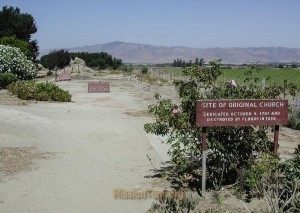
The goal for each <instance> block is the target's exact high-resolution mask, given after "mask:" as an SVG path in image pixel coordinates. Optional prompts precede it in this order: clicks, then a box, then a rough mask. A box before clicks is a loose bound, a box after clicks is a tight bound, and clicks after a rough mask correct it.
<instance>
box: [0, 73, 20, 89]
mask: <svg viewBox="0 0 300 213" xmlns="http://www.w3.org/2000/svg"><path fill="white" fill-rule="evenodd" d="M17 80H18V79H17V77H16V76H15V75H14V74H12V73H0V89H6V88H7V86H8V85H9V84H11V83H13V82H16V81H17Z"/></svg>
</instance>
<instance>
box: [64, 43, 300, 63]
mask: <svg viewBox="0 0 300 213" xmlns="http://www.w3.org/2000/svg"><path fill="white" fill-rule="evenodd" d="M68 50H69V52H89V53H94V52H107V53H109V54H111V55H112V56H113V57H116V58H120V59H122V61H123V62H125V63H138V64H140V63H144V64H149V63H151V64H156V63H157V64H158V63H172V62H173V61H174V59H177V58H179V59H183V60H186V61H189V60H193V61H194V59H195V58H199V59H200V58H203V59H204V60H205V61H206V62H207V61H211V60H215V59H222V62H223V63H231V64H242V63H272V62H282V63H283V62H285V63H292V62H294V63H300V49H297V48H286V47H249V48H236V47H233V48H218V47H215V48H191V47H182V46H173V47H167V46H154V45H146V44H135V43H127V42H121V41H115V42H110V43H106V44H98V45H93V46H83V47H76V48H70V49H68Z"/></svg>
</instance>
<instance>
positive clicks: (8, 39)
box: [0, 35, 34, 60]
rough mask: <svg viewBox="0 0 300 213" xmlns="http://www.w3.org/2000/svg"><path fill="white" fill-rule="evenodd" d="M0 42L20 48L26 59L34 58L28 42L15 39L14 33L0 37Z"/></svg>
mask: <svg viewBox="0 0 300 213" xmlns="http://www.w3.org/2000/svg"><path fill="white" fill-rule="evenodd" d="M0 44H2V45H7V46H10V47H17V48H20V50H21V51H22V52H23V53H24V54H25V55H26V57H27V59H29V60H31V59H33V58H34V55H33V53H32V51H31V49H30V45H29V43H27V42H26V41H23V40H20V39H17V38H16V36H15V35H13V36H8V37H2V38H0Z"/></svg>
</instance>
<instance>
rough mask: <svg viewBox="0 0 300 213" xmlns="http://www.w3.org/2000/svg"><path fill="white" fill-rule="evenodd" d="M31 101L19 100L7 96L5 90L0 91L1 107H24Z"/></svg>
mask: <svg viewBox="0 0 300 213" xmlns="http://www.w3.org/2000/svg"><path fill="white" fill-rule="evenodd" d="M31 102H32V101H27V100H21V99H18V98H17V97H15V96H11V95H9V94H8V92H7V90H6V89H2V90H0V103H1V105H26V104H28V103H31Z"/></svg>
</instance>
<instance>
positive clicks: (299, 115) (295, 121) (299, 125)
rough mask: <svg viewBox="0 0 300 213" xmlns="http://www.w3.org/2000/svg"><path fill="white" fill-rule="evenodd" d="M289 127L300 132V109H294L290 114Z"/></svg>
mask: <svg viewBox="0 0 300 213" xmlns="http://www.w3.org/2000/svg"><path fill="white" fill-rule="evenodd" d="M288 127H290V128H291V129H296V130H300V109H294V110H292V112H290V113H289V120H288Z"/></svg>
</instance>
